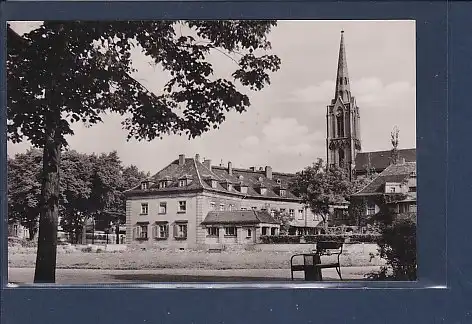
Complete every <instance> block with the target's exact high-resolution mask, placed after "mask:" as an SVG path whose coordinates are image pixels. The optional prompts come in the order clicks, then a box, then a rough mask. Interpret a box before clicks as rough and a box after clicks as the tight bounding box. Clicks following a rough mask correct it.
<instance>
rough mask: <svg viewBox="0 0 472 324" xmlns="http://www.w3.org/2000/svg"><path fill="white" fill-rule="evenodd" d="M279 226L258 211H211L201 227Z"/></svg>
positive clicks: (263, 212) (269, 217) (268, 216)
mask: <svg viewBox="0 0 472 324" xmlns="http://www.w3.org/2000/svg"><path fill="white" fill-rule="evenodd" d="M260 223H264V224H280V222H277V221H276V220H275V219H274V218H273V217H272V216H271V215H270V214H269V213H267V212H265V211H259V210H237V211H211V212H209V213H208V214H207V216H206V218H205V220H204V221H203V222H202V225H217V224H260Z"/></svg>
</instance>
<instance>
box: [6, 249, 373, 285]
mask: <svg viewBox="0 0 472 324" xmlns="http://www.w3.org/2000/svg"><path fill="white" fill-rule="evenodd" d="M93 251H95V252H90V249H87V248H84V247H83V246H80V247H74V246H60V247H59V248H58V256H57V268H58V271H57V283H62V284H80V283H83V284H90V283H123V282H127V283H130V282H197V281H199V282H201V281H206V282H215V281H220V282H224V281H236V282H237V281H251V280H253V281H285V282H286V281H287V280H290V257H291V256H292V255H293V253H294V251H286V252H275V251H269V252H268V251H258V250H254V251H245V250H244V251H223V252H221V253H208V252H205V251H189V250H186V251H180V250H159V249H145V250H143V249H141V248H135V249H127V250H125V251H114V252H109V251H103V250H98V251H96V249H93ZM8 254H9V255H8V259H9V260H8V266H9V280H8V281H9V282H11V283H31V282H32V280H33V274H34V265H35V260H36V249H35V248H34V247H29V248H28V247H20V246H10V247H9V253H8ZM327 258H328V259H330V258H332V257H327ZM327 261H328V260H327ZM381 264H382V261H381V260H378V259H375V258H374V259H372V260H371V257H370V255H369V253H366V252H365V251H364V252H355V251H354V252H351V253H346V254H344V255H342V256H341V265H342V274H343V278H344V279H348V280H360V279H363V278H364V277H365V275H366V274H368V273H370V272H372V271H378V269H379V266H380V265H381ZM302 277H303V273H297V274H296V278H302ZM323 279H324V280H336V279H337V274H336V272H335V270H334V269H326V270H323Z"/></svg>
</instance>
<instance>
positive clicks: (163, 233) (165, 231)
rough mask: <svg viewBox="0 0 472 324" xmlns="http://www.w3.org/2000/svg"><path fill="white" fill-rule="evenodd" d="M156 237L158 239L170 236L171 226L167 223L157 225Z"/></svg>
mask: <svg viewBox="0 0 472 324" xmlns="http://www.w3.org/2000/svg"><path fill="white" fill-rule="evenodd" d="M155 228H156V232H155V237H156V239H166V238H168V237H169V226H168V225H167V224H160V225H158V226H156V227H155Z"/></svg>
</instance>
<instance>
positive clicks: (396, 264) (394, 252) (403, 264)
mask: <svg viewBox="0 0 472 324" xmlns="http://www.w3.org/2000/svg"><path fill="white" fill-rule="evenodd" d="M378 245H379V248H378V253H377V255H378V256H379V257H380V258H383V259H385V260H386V261H387V262H386V265H385V266H383V267H382V268H381V270H380V272H378V273H371V274H369V275H368V277H369V278H370V279H374V280H402V281H411V280H416V223H415V221H413V220H411V219H407V218H406V219H397V220H395V221H393V222H392V223H391V224H385V225H383V226H382V229H381V238H380V239H379V242H378Z"/></svg>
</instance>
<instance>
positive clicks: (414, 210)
mask: <svg viewBox="0 0 472 324" xmlns="http://www.w3.org/2000/svg"><path fill="white" fill-rule="evenodd" d="M410 213H416V204H415V203H413V204H410Z"/></svg>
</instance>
